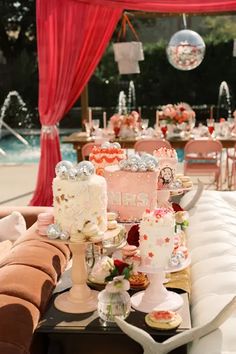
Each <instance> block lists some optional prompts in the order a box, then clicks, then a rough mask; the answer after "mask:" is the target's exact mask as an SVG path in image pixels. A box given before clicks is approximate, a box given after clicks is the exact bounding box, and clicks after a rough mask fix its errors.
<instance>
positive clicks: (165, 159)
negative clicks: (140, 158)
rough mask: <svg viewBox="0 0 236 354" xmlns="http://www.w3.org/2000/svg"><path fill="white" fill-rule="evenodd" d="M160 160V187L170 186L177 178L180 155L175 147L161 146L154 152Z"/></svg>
mask: <svg viewBox="0 0 236 354" xmlns="http://www.w3.org/2000/svg"><path fill="white" fill-rule="evenodd" d="M153 155H154V156H155V157H156V158H157V160H158V162H159V170H160V174H159V177H158V189H163V188H170V186H171V184H172V183H173V182H174V180H175V174H176V169H177V164H178V156H177V153H176V150H175V149H167V148H166V147H161V148H159V149H158V150H155V151H154V152H153Z"/></svg>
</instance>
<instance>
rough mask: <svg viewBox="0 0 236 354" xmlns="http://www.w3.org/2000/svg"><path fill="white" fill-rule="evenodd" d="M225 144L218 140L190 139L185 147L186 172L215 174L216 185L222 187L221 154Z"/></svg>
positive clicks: (189, 173) (191, 173)
mask: <svg viewBox="0 0 236 354" xmlns="http://www.w3.org/2000/svg"><path fill="white" fill-rule="evenodd" d="M222 149H223V146H222V144H221V142H220V141H217V140H210V139H209V140H190V141H189V142H188V143H187V144H186V145H185V148H184V174H186V175H210V174H214V176H215V182H216V187H217V189H219V188H220V187H221V154H222Z"/></svg>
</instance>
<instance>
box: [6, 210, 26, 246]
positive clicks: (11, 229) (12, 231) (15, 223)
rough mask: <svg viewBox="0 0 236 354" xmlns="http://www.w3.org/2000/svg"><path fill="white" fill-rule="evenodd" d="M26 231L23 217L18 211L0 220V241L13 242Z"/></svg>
mask: <svg viewBox="0 0 236 354" xmlns="http://www.w3.org/2000/svg"><path fill="white" fill-rule="evenodd" d="M25 231H26V223H25V219H24V217H23V216H22V215H21V213H19V212H18V211H13V212H12V213H11V214H10V215H8V216H6V217H4V218H2V219H0V241H5V240H10V241H15V240H17V238H18V237H19V236H21V235H22V234H23V233H24V232H25Z"/></svg>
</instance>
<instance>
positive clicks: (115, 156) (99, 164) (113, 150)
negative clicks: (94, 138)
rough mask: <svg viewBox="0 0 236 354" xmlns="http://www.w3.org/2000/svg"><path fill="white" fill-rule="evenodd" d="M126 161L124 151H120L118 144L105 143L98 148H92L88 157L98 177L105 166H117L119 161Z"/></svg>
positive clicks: (102, 172)
mask: <svg viewBox="0 0 236 354" xmlns="http://www.w3.org/2000/svg"><path fill="white" fill-rule="evenodd" d="M124 159H126V154H125V150H123V149H121V146H120V144H119V143H110V142H106V143H104V144H102V145H101V147H100V146H94V147H93V150H92V152H91V153H90V155H89V161H91V162H92V164H93V165H94V167H95V169H96V173H97V174H98V175H102V176H103V174H104V168H105V167H106V166H111V165H117V164H118V163H119V162H120V161H121V160H124Z"/></svg>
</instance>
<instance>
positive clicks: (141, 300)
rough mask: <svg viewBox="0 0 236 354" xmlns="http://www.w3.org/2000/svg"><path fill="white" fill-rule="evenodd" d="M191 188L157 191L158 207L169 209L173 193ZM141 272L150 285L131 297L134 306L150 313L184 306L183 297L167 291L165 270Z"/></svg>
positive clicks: (146, 268)
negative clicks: (145, 275)
mask: <svg viewBox="0 0 236 354" xmlns="http://www.w3.org/2000/svg"><path fill="white" fill-rule="evenodd" d="M190 189H191V188H179V189H158V190H157V206H158V207H160V208H169V207H171V203H170V202H169V199H170V196H171V192H174V193H175V194H182V193H183V192H184V191H187V190H190ZM139 271H140V272H144V273H146V274H147V276H148V278H149V280H150V284H149V286H148V287H147V289H146V290H145V291H141V292H138V293H136V294H134V295H133V296H132V297H131V304H132V306H133V307H134V308H135V309H136V310H139V311H142V312H147V313H148V312H150V311H152V310H154V309H155V310H163V311H167V310H170V311H176V310H178V309H179V308H180V307H181V306H182V305H183V299H182V297H181V296H180V295H179V294H177V293H175V292H173V291H169V290H167V289H166V288H165V287H164V285H163V283H164V281H165V271H168V269H167V270H165V269H163V268H156V269H155V270H154V269H150V268H148V267H141V266H140V267H139Z"/></svg>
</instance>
